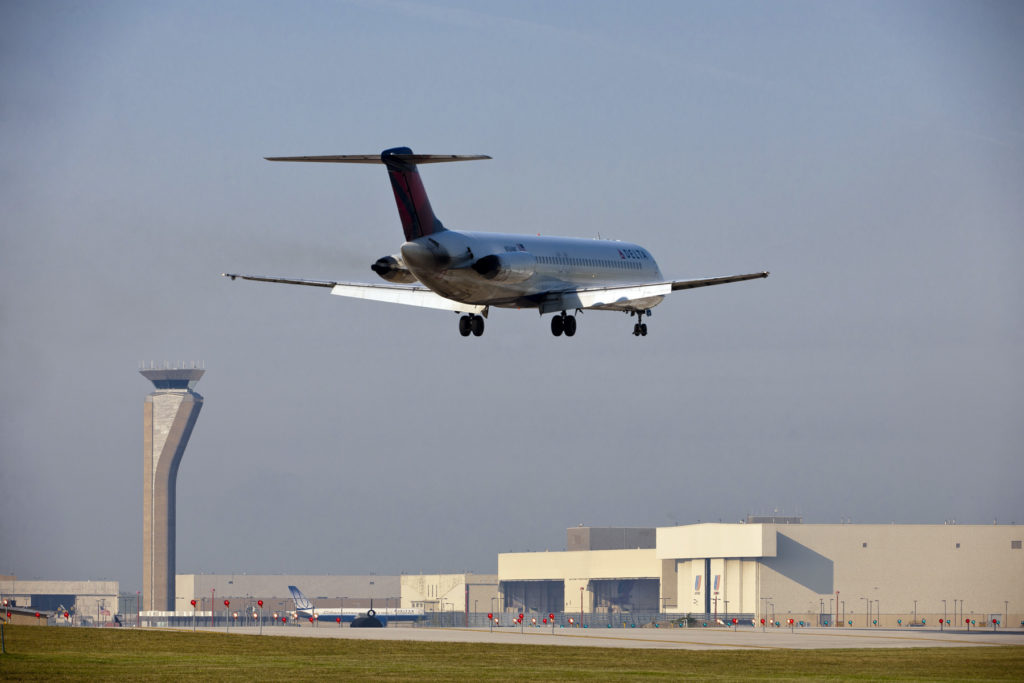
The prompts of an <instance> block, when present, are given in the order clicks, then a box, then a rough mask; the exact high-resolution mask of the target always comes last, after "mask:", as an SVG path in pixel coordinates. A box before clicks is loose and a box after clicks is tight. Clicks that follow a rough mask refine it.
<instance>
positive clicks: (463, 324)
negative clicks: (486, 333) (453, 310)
mask: <svg viewBox="0 0 1024 683" xmlns="http://www.w3.org/2000/svg"><path fill="white" fill-rule="evenodd" d="M472 324H473V323H472V321H471V320H470V319H469V316H468V315H464V316H462V317H461V318H459V334H461V335H462V336H463V337H468V336H469V332H470V329H471V326H472Z"/></svg>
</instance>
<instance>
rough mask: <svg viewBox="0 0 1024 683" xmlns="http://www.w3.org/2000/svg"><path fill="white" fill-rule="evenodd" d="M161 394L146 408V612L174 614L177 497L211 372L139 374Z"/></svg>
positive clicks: (148, 400)
mask: <svg viewBox="0 0 1024 683" xmlns="http://www.w3.org/2000/svg"><path fill="white" fill-rule="evenodd" d="M139 372H140V373H142V376H143V377H145V378H146V379H148V380H149V381H150V382H152V383H153V386H154V387H156V391H154V392H153V393H152V394H150V395H149V396H147V397H146V402H145V403H144V404H143V418H142V424H143V431H144V435H143V455H142V458H143V463H142V473H143V486H142V609H144V610H147V611H153V610H157V611H173V610H174V495H175V482H176V481H177V478H178V464H179V463H181V456H182V455H184V454H185V446H187V445H188V439H189V437H190V436H192V428H193V427H195V424H196V418H198V417H199V411H200V410H201V409H202V407H203V397H202V396H200V395H199V394H197V393H195V392H194V391H192V390H193V389H194V388H195V386H196V383H197V382H198V381H199V378H200V377H202V376H203V373H204V372H206V371H205V370H200V369H198V368H196V367H194V366H193V367H192V368H190V369H185V368H173V369H172V368H166V367H165V368H162V369H156V368H150V369H143V370H139Z"/></svg>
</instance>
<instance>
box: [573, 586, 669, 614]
mask: <svg viewBox="0 0 1024 683" xmlns="http://www.w3.org/2000/svg"><path fill="white" fill-rule="evenodd" d="M660 587H661V582H660V581H659V580H658V579H605V580H602V579H592V580H591V581H590V588H591V590H592V591H593V592H594V611H595V612H608V613H615V612H657V611H658V593H659V591H660Z"/></svg>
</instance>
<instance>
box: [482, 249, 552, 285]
mask: <svg viewBox="0 0 1024 683" xmlns="http://www.w3.org/2000/svg"><path fill="white" fill-rule="evenodd" d="M473 270H475V271H476V272H478V273H480V274H481V275H483V276H484V277H485V278H487V279H488V280H494V281H495V282H524V281H526V280H529V279H530V278H531V277H533V274H534V273H535V272H537V258H536V257H535V256H534V255H533V254H531V253H529V252H526V251H510V252H506V253H504V254H491V255H490V256H484V257H483V258H481V259H479V260H477V262H476V263H474V264H473Z"/></svg>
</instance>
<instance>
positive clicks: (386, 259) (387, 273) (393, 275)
mask: <svg viewBox="0 0 1024 683" xmlns="http://www.w3.org/2000/svg"><path fill="white" fill-rule="evenodd" d="M370 269H371V270H372V271H373V272H375V273H377V275H380V276H381V277H382V278H384V279H385V280H387V281H388V282H401V283H403V284H408V283H410V282H416V276H415V275H413V274H412V273H411V272H409V269H408V268H406V267H405V262H404V261H403V260H402V257H401V256H399V255H398V254H395V255H394V256H382V257H381V258H379V259H377V260H376V262H374V264H373V265H372V266H370Z"/></svg>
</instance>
